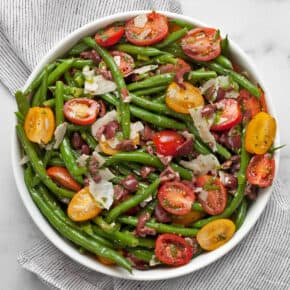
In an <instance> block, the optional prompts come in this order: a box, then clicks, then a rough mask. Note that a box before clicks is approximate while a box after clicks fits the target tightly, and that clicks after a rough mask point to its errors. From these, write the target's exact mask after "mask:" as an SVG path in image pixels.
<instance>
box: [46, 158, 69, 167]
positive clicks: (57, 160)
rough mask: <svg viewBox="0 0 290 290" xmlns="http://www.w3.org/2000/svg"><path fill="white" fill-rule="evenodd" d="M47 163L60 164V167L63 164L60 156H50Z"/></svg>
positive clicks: (51, 164)
mask: <svg viewBox="0 0 290 290" xmlns="http://www.w3.org/2000/svg"><path fill="white" fill-rule="evenodd" d="M47 165H50V166H62V167H64V166H65V164H64V162H63V160H62V159H60V158H51V159H49V160H48V163H47Z"/></svg>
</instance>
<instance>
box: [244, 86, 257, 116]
mask: <svg viewBox="0 0 290 290" xmlns="http://www.w3.org/2000/svg"><path fill="white" fill-rule="evenodd" d="M239 102H240V104H241V107H242V110H243V111H244V112H245V113H246V112H247V113H248V114H249V117H250V119H252V118H253V117H255V116H256V115H257V114H258V113H259V112H261V104H260V102H259V100H258V99H257V98H256V97H254V96H252V95H251V94H250V93H249V92H248V91H247V90H245V89H243V90H240V95H239Z"/></svg>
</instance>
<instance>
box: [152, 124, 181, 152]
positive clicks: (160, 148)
mask: <svg viewBox="0 0 290 290" xmlns="http://www.w3.org/2000/svg"><path fill="white" fill-rule="evenodd" d="M184 141H185V140H184V138H183V136H181V135H180V134H178V133H177V132H175V131H171V130H163V131H159V132H157V133H155V135H154V137H153V142H154V145H155V147H156V151H157V153H158V154H162V155H166V156H168V155H170V156H174V155H175V154H176V153H177V148H178V146H179V145H181V144H182V143H184Z"/></svg>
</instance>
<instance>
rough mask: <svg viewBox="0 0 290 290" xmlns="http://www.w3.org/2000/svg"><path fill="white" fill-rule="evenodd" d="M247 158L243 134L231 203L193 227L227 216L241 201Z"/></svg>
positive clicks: (244, 185)
mask: <svg viewBox="0 0 290 290" xmlns="http://www.w3.org/2000/svg"><path fill="white" fill-rule="evenodd" d="M249 159H250V157H249V153H248V152H247V151H246V149H245V144H244V136H243V138H242V151H241V165H240V170H239V173H238V189H237V192H236V194H235V197H234V198H233V200H232V202H231V204H230V205H229V206H228V207H226V209H225V210H224V212H223V213H221V214H219V215H215V216H211V217H209V218H206V219H202V220H199V221H197V222H196V223H194V224H193V227H195V228H202V227H203V226H205V225H206V224H208V223H209V222H211V221H214V220H217V219H220V218H228V217H230V216H231V215H232V214H233V212H234V211H235V210H236V209H237V208H238V207H239V205H240V204H241V202H242V200H243V198H244V191H245V188H246V176H245V174H246V170H247V167H248V163H249Z"/></svg>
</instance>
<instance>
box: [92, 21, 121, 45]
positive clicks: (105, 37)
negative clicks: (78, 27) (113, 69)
mask: <svg viewBox="0 0 290 290" xmlns="http://www.w3.org/2000/svg"><path fill="white" fill-rule="evenodd" d="M124 32H125V29H124V27H123V26H114V25H113V26H109V27H106V28H105V29H101V30H99V31H98V32H97V33H96V35H95V41H96V43H98V44H99V45H101V46H112V45H115V44H116V43H117V42H118V41H119V40H120V39H121V38H122V36H123V34H124Z"/></svg>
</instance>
